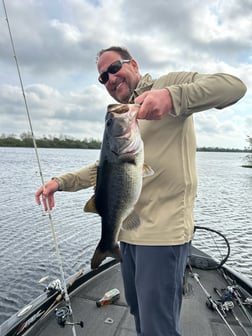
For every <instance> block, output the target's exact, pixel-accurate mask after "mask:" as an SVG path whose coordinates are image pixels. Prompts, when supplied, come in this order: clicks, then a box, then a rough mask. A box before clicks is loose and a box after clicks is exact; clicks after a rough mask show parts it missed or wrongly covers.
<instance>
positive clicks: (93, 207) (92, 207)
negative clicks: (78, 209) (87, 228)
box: [84, 195, 98, 213]
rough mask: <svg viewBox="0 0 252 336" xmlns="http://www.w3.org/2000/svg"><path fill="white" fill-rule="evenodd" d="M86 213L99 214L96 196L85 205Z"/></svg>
mask: <svg viewBox="0 0 252 336" xmlns="http://www.w3.org/2000/svg"><path fill="white" fill-rule="evenodd" d="M84 211H85V212H93V213H98V211H97V209H96V205H95V195H93V196H92V197H91V198H90V199H89V200H88V201H87V203H86V204H85V206H84Z"/></svg>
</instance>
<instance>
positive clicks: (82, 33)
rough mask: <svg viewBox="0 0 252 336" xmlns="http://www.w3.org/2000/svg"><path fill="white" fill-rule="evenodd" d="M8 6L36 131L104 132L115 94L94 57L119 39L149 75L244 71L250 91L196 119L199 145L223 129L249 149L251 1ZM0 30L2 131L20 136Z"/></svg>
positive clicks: (13, 74) (79, 0)
mask: <svg viewBox="0 0 252 336" xmlns="http://www.w3.org/2000/svg"><path fill="white" fill-rule="evenodd" d="M7 10H8V17H9V21H10V24H11V28H12V33H13V38H14V42H15V46H16V53H17V56H18V61H19V64H20V68H21V74H22V79H23V81H24V86H25V91H26V94H27V100H28V104H29V107H30V111H31V116H32V120H33V123H34V128H35V129H36V133H39V134H44V135H47V134H54V135H57V134H63V133H65V132H66V135H69V136H76V137H81V136H83V135H84V134H88V135H90V136H92V137H95V138H100V137H101V133H102V128H103V120H104V119H103V118H104V112H105V110H106V106H107V104H109V103H111V102H113V100H112V98H110V97H109V96H108V95H107V93H106V91H105V89H104V87H102V86H101V85H100V84H99V83H98V82H97V70H96V61H95V59H96V54H97V52H98V51H99V50H100V49H101V48H105V47H108V46H110V45H118V44H119V45H124V46H126V47H128V49H129V50H130V51H131V53H132V54H133V56H134V57H135V58H136V60H137V61H138V63H139V66H140V69H141V72H142V73H145V72H149V73H151V74H152V75H153V77H157V76H160V75H162V74H164V73H167V72H169V71H180V70H185V71H198V72H202V73H214V72H228V73H231V74H233V75H236V76H238V77H240V78H241V79H242V80H243V81H244V82H245V83H246V84H247V86H248V92H247V95H246V97H245V98H244V99H243V100H242V101H241V102H239V103H238V104H236V105H234V106H233V107H232V109H226V110H225V113H224V112H223V113H215V114H213V113H212V111H209V112H206V113H202V114H198V115H197V116H196V117H195V122H196V129H197V133H198V138H199V139H201V142H202V145H204V141H206V142H207V143H209V142H210V141H211V140H212V143H214V144H216V145H217V146H218V143H219V142H220V143H219V145H220V146H221V145H222V143H223V141H224V140H223V138H220V136H221V134H222V136H223V134H225V142H226V144H228V143H231V142H232V143H235V142H236V144H237V145H236V146H235V147H239V148H243V147H244V146H246V141H245V140H244V139H245V138H246V135H247V133H248V132H249V133H251V129H249V126H248V125H249V123H246V122H245V120H247V119H249V118H250V116H249V115H250V113H251V108H250V106H251V100H252V98H251V97H252V92H251V86H252V54H251V50H252V48H251V47H252V20H251V12H252V2H251V0H244V1H243V2H240V1H238V0H230V1H228V2H226V1H223V0H216V1H212V0H209V1H207V0H206V1H201V0H188V1H182V0H178V1H176V6H174V2H173V1H171V0H156V1H155V3H153V1H150V0H146V1H145V2H144V8H143V2H141V1H133V0H128V1H125V0H118V1H116V2H115V1H114V0H113V1H112V0H106V1H105V0H62V1H49V0H44V1H36V0H29V1H28V0H23V1H22V2H20V1H18V0H13V1H11V2H7ZM0 11H1V9H0ZM0 13H1V14H2V15H1V16H2V17H4V12H3V11H2V12H0ZM0 31H1V34H0V68H1V78H0V99H1V105H0V113H1V121H0V134H1V133H9V132H11V133H16V134H20V133H22V132H23V131H27V129H28V125H27V120H26V115H25V108H24V104H23V102H22V94H21V93H20V89H19V81H18V76H17V71H16V68H15V63H14V59H13V52H12V50H11V45H10V38H9V35H8V29H7V26H6V22H5V20H2V21H1V22H0ZM238 122H239V123H238ZM241 125H243V126H241ZM246 125H247V126H246ZM231 130H232V131H231ZM242 132H246V134H245V133H244V134H243V133H242Z"/></svg>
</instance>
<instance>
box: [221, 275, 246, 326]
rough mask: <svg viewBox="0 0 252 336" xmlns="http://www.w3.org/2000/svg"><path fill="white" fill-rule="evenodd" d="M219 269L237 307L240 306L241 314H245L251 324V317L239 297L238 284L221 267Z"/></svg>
mask: <svg viewBox="0 0 252 336" xmlns="http://www.w3.org/2000/svg"><path fill="white" fill-rule="evenodd" d="M221 271H222V276H223V277H224V279H225V280H226V282H227V285H228V286H227V290H228V291H229V293H230V294H231V295H232V296H233V297H234V298H235V299H236V301H237V302H238V304H239V307H240V308H241V310H242V312H243V314H244V315H245V316H246V318H247V319H248V321H249V322H250V324H251V325H252V317H251V316H250V314H249V312H248V311H247V309H246V308H245V306H244V304H243V302H242V300H241V298H240V293H239V286H238V285H237V284H236V282H235V281H234V280H233V279H231V278H230V277H228V276H227V274H226V272H225V270H224V269H222V270H221Z"/></svg>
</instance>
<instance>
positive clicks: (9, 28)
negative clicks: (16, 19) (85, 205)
mask: <svg viewBox="0 0 252 336" xmlns="http://www.w3.org/2000/svg"><path fill="white" fill-rule="evenodd" d="M2 4H3V8H4V13H5V19H6V23H7V27H8V32H9V37H10V42H11V47H12V51H13V57H14V59H15V63H16V68H17V73H18V77H19V82H20V87H21V91H22V94H23V100H24V105H25V110H26V115H27V118H28V123H29V127H30V131H31V137H32V141H33V146H34V149H35V154H36V159H37V164H38V169H39V174H40V178H41V182H42V185H43V188H45V180H44V177H43V173H42V168H41V163H40V158H39V154H38V148H37V143H36V139H35V136H34V132H33V126H32V121H31V116H30V111H29V107H28V103H27V99H26V95H25V90H24V85H23V80H22V76H21V71H20V67H19V62H18V58H17V53H16V49H15V44H14V40H13V37H12V32H11V27H10V23H9V18H8V13H7V9H6V5H5V0H2ZM46 205H47V208H48V210H47V214H48V219H49V222H50V227H51V232H52V236H53V241H54V247H55V251H56V256H57V260H58V265H59V269H60V274H61V279H62V283H63V293H64V299H65V302H66V309H67V314H65V316H64V318H65V320H66V318H67V317H69V319H70V322H69V323H66V322H65V323H64V325H65V324H70V325H71V326H72V333H73V335H74V336H76V335H77V334H76V330H75V324H79V325H80V326H81V327H83V323H81V322H74V321H73V314H72V307H71V303H70V298H69V295H68V291H67V285H66V280H65V275H64V270H63V263H62V258H61V254H60V250H59V244H58V239H57V235H56V231H55V228H54V223H53V219H52V213H51V210H50V207H49V201H48V198H47V197H46ZM56 318H57V315H56Z"/></svg>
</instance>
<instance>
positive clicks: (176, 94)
mask: <svg viewBox="0 0 252 336" xmlns="http://www.w3.org/2000/svg"><path fill="white" fill-rule="evenodd" d="M170 75H171V77H173V78H172V79H171V78H170V80H169V82H170V83H171V84H169V85H168V86H167V89H168V90H169V91H170V94H171V97H172V101H173V110H172V112H171V114H172V115H174V116H183V115H184V116H186V115H190V114H192V113H194V112H199V111H204V110H208V109H210V108H217V109H222V108H224V107H227V106H230V105H232V104H234V103H236V102H237V101H238V100H239V99H241V98H242V97H243V96H244V94H245V93H246V90H247V88H246V86H245V84H244V83H243V82H242V81H241V80H240V79H239V78H237V77H235V76H232V75H229V74H224V73H217V74H212V75H203V74H198V73H186V72H181V73H179V72H178V73H171V74H170Z"/></svg>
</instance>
